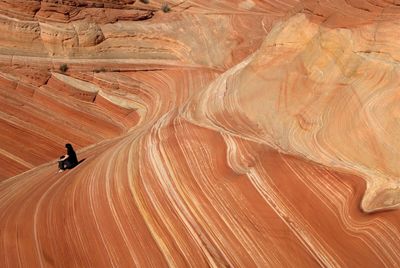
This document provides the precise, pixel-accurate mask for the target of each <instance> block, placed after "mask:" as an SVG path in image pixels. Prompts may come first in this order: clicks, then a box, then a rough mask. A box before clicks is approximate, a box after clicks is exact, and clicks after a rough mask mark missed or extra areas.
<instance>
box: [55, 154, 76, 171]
mask: <svg viewBox="0 0 400 268" xmlns="http://www.w3.org/2000/svg"><path fill="white" fill-rule="evenodd" d="M60 158H63V156H61V157H60ZM75 165H76V164H75V163H71V161H70V160H69V159H68V158H67V159H65V160H59V161H58V168H59V169H62V170H66V169H70V168H73V167H74V166H75Z"/></svg>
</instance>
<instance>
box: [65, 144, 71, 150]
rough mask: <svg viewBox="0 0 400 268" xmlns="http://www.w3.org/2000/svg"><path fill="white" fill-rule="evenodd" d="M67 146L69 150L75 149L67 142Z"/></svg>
mask: <svg viewBox="0 0 400 268" xmlns="http://www.w3.org/2000/svg"><path fill="white" fill-rule="evenodd" d="M65 148H67V150H73V149H72V145H71V144H70V143H67V144H65Z"/></svg>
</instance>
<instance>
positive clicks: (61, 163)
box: [58, 143, 78, 172]
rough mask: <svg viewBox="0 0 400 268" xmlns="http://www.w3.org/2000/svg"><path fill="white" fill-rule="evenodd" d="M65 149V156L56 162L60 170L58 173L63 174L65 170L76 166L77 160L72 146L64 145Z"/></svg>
mask: <svg viewBox="0 0 400 268" xmlns="http://www.w3.org/2000/svg"><path fill="white" fill-rule="evenodd" d="M65 148H67V154H66V155H63V156H61V157H60V160H58V168H59V169H60V170H59V171H58V172H63V171H64V170H66V169H71V168H74V167H75V166H76V165H77V164H78V158H77V157H76V153H75V151H74V148H72V145H71V144H69V143H67V144H65Z"/></svg>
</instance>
